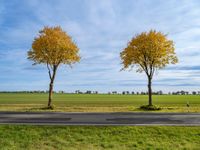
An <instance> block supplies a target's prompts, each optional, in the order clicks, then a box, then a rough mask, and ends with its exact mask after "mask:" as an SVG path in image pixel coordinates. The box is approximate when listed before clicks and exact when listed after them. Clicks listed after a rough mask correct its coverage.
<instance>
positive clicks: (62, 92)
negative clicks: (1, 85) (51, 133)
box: [0, 90, 200, 95]
mask: <svg viewBox="0 0 200 150" xmlns="http://www.w3.org/2000/svg"><path fill="white" fill-rule="evenodd" d="M0 93H49V91H48V90H47V91H40V90H38V91H37V90H36V91H0ZM53 93H60V94H109V95H111V94H118V95H148V92H144V91H141V92H135V91H122V92H118V91H111V92H107V93H100V92H98V91H91V90H87V91H80V90H76V91H74V92H66V91H62V90H60V91H53ZM152 94H153V95H200V91H191V92H188V91H183V90H181V91H176V92H168V93H164V92H163V91H162V90H160V91H157V92H153V93H152Z"/></svg>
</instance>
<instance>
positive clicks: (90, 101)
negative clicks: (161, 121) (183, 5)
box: [0, 93, 200, 112]
mask: <svg viewBox="0 0 200 150" xmlns="http://www.w3.org/2000/svg"><path fill="white" fill-rule="evenodd" d="M47 100H48V94H38V93H34V94H30V93H1V94H0V110H1V111H46V110H45V106H46V105H47ZM187 102H189V104H190V107H189V108H188V107H187V106H186V104H187ZM147 103H148V96H147V95H107V94H54V95H53V104H54V105H55V109H54V110H52V111H63V112H72V111H75V112H118V111H121V112H125V111H141V110H139V109H138V108H139V106H140V105H145V104H147ZM153 104H155V105H158V106H160V107H162V108H163V109H162V110H161V111H163V112H188V111H189V112H200V96H199V95H154V96H153ZM48 111H49V110H48Z"/></svg>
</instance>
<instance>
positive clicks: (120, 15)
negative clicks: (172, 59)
mask: <svg viewBox="0 0 200 150" xmlns="http://www.w3.org/2000/svg"><path fill="white" fill-rule="evenodd" d="M199 18H200V3H199V1H197V0H191V1H187V0H183V1H176V0H169V1H162V0H155V1H146V0H136V1H132V0H127V1H124V0H109V1H108V0H101V1H94V0H74V1H71V0H58V1H54V0H43V1H40V0H29V1H27V0H21V1H20V2H19V1H17V0H12V1H6V0H1V5H0V35H1V36H0V69H1V71H2V73H1V75H0V83H1V84H0V90H16V89H29V90H30V89H38V90H39V89H43V90H46V89H47V88H48V82H49V79H48V74H47V70H46V66H45V65H43V66H32V62H30V61H28V60H27V59H26V57H27V56H26V54H27V51H28V50H29V49H30V48H31V43H32V40H33V39H34V37H35V36H37V33H38V31H39V30H40V29H41V28H42V27H43V26H45V25H48V26H54V25H60V26H62V28H63V29H64V30H65V31H67V32H68V33H69V34H70V35H71V36H72V37H73V40H74V41H75V42H76V43H77V45H78V46H79V48H80V53H81V56H82V60H81V62H80V63H78V64H76V65H75V66H74V67H73V68H72V69H70V68H69V67H66V66H62V67H61V68H59V72H58V76H57V78H56V87H55V89H56V90H68V91H73V90H76V89H82V90H87V89H91V90H92V89H94V90H99V91H107V90H112V89H113V90H123V89H124V90H128V89H130V90H138V91H140V90H145V89H146V77H145V75H144V74H139V73H135V72H134V71H132V72H128V71H127V72H122V71H120V69H121V64H120V58H119V53H120V51H121V50H122V49H123V48H124V47H125V46H126V44H127V42H128V41H129V40H130V39H131V38H132V37H133V36H134V35H135V34H137V33H140V32H142V31H147V30H149V29H156V30H159V31H162V32H164V33H167V34H168V37H169V38H170V39H172V40H174V41H175V46H176V52H177V55H178V57H179V64H177V65H176V66H171V65H170V66H169V67H167V68H166V69H163V70H161V71H159V72H158V73H157V74H156V75H155V78H154V89H155V90H157V89H162V90H166V91H167V90H171V89H173V88H174V89H175V87H178V88H183V89H188V90H194V89H198V86H199V84H200V78H199V77H198V75H199V73H200V72H199V70H200V66H199V58H200V41H199V39H200V28H199V26H200V20H199ZM30 82H31V83H32V84H33V86H30ZM9 85H13V86H9Z"/></svg>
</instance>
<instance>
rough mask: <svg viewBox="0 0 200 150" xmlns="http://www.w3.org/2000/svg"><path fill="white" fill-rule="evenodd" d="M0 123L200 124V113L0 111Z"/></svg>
mask: <svg viewBox="0 0 200 150" xmlns="http://www.w3.org/2000/svg"><path fill="white" fill-rule="evenodd" d="M0 124H32V125H167V126H168V125H175V126H179V125H180V126H200V113H140V112H138V113H121V112H120V113H58V112H0Z"/></svg>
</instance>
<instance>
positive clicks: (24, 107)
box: [0, 104, 200, 112]
mask: <svg viewBox="0 0 200 150" xmlns="http://www.w3.org/2000/svg"><path fill="white" fill-rule="evenodd" d="M139 107H140V105H138V106H136V105H133V106H96V105H94V106H80V105H77V106H76V105H71V106H59V105H56V106H55V108H54V109H53V110H49V109H46V105H39V104H8V105H5V104H4V105H0V111H20V112H45V111H51V112H143V111H144V110H141V109H139ZM161 108H162V109H161V110H156V111H148V112H200V106H198V105H195V106H191V107H190V108H187V107H185V106H180V105H179V106H177V105H174V106H173V105H171V106H166V105H165V106H162V105H161Z"/></svg>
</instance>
